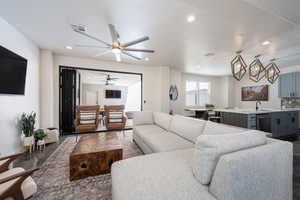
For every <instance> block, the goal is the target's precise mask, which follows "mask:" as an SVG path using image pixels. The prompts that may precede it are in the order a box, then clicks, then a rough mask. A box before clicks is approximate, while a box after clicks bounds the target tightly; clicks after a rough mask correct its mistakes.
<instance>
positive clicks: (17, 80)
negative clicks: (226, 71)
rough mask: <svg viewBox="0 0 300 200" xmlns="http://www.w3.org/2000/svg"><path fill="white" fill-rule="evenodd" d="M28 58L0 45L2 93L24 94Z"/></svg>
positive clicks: (0, 82)
mask: <svg viewBox="0 0 300 200" xmlns="http://www.w3.org/2000/svg"><path fill="white" fill-rule="evenodd" d="M26 70H27V60H26V59H25V58H23V57H21V56H19V55H17V54H15V53H13V52H11V51H10V50H8V49H6V48H4V47H2V46H0V94H24V92H25V82H26Z"/></svg>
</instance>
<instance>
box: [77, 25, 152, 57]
mask: <svg viewBox="0 0 300 200" xmlns="http://www.w3.org/2000/svg"><path fill="white" fill-rule="evenodd" d="M71 27H72V29H73V31H75V32H76V33H79V34H81V35H83V36H86V37H88V38H90V39H93V40H95V41H97V42H100V43H101V44H103V45H104V46H95V45H76V46H77V47H91V48H99V49H106V50H107V51H105V52H104V53H100V54H98V55H97V56H101V55H104V54H107V53H114V55H115V58H116V61H118V62H121V61H122V58H121V55H126V56H128V57H129V58H132V59H134V60H142V58H140V57H138V56H135V55H133V54H131V53H130V52H143V53H154V50H149V49H135V48H129V47H130V46H133V45H136V44H138V43H141V42H144V41H147V40H149V37H148V36H145V37H142V38H139V39H136V40H133V41H131V42H127V43H121V42H120V35H119V33H118V32H117V31H116V29H115V26H114V25H112V24H109V25H108V27H109V31H110V35H111V38H112V43H111V44H109V43H107V42H105V41H103V40H101V39H98V38H96V37H94V36H92V35H90V34H87V33H86V27H85V26H82V25H71Z"/></svg>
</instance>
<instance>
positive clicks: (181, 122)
mask: <svg viewBox="0 0 300 200" xmlns="http://www.w3.org/2000/svg"><path fill="white" fill-rule="evenodd" d="M205 123H206V121H204V120H200V119H193V118H190V117H184V116H180V115H175V116H174V117H173V119H172V121H171V125H170V131H172V132H174V133H176V134H177V135H179V136H181V137H183V138H185V139H187V140H189V141H190V142H193V143H195V142H196V140H197V137H198V136H199V135H201V134H202V132H203V129H204V127H205Z"/></svg>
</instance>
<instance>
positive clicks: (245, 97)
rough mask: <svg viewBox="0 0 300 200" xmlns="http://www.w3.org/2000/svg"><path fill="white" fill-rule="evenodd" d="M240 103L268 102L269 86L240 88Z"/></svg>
mask: <svg viewBox="0 0 300 200" xmlns="http://www.w3.org/2000/svg"><path fill="white" fill-rule="evenodd" d="M241 94H242V101H268V100H269V86H268V85H259V86H246V87H242V91H241Z"/></svg>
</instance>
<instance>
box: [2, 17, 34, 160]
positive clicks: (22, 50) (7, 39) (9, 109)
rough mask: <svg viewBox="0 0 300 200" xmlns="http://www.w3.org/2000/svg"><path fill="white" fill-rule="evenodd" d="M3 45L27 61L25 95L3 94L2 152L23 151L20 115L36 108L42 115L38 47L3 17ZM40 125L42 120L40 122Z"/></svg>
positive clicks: (6, 153)
mask: <svg viewBox="0 0 300 200" xmlns="http://www.w3.org/2000/svg"><path fill="white" fill-rule="evenodd" d="M0 45H1V46H3V47H5V48H7V49H10V50H11V51H13V52H15V53H17V54H19V55H20V56H23V57H24V58H26V59H27V60H28V64H27V75H26V87H25V95H5V94H1V95H0V130H1V132H0V136H1V140H0V153H1V155H8V154H12V153H15V152H20V151H21V150H22V149H21V145H20V129H19V128H18V126H17V122H18V120H17V119H18V118H19V117H20V115H21V114H22V113H23V112H31V111H35V112H36V113H37V116H38V117H39V113H40V112H39V62H40V58H39V49H38V47H37V46H36V45H35V44H33V43H32V42H31V41H29V40H28V39H27V38H26V37H25V36H24V35H23V34H22V33H20V32H19V31H18V30H16V29H15V28H14V27H13V26H11V25H10V24H8V23H7V22H6V21H5V20H3V19H2V18H0ZM37 127H39V122H37Z"/></svg>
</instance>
